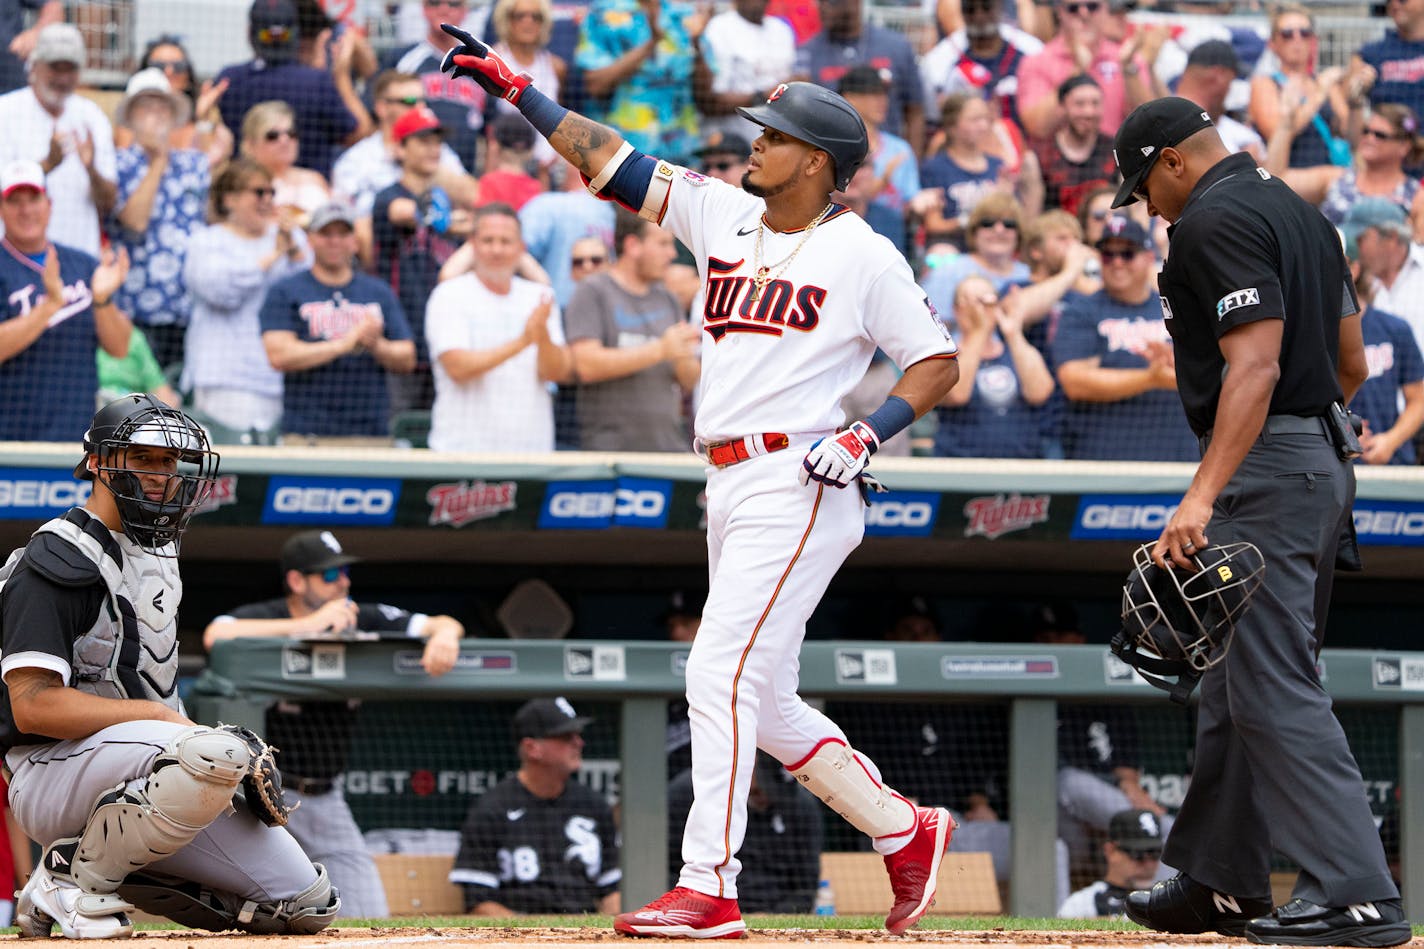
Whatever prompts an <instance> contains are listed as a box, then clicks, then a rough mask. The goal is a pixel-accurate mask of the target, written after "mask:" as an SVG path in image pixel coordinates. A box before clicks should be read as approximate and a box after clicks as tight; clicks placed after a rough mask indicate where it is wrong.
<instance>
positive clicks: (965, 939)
mask: <svg viewBox="0 0 1424 949" xmlns="http://www.w3.org/2000/svg"><path fill="white" fill-rule="evenodd" d="M8 938H10V939H14V938H18V937H8ZM277 938H278V937H272V936H238V935H232V936H228V935H221V934H210V933H200V932H193V931H190V930H171V931H159V932H139V933H136V934H135V935H134V937H133V938H132V939H127V940H122V941H117V940H116V941H114V944H115V945H118V944H122V945H124V946H127V947H131V949H256V947H259V946H266V947H271V946H272V945H273V944H274V941H275V940H276V939H277ZM280 938H281V943H282V945H283V946H284V947H286V949H358V947H359V949H365V947H377V946H402V947H404V946H419V945H421V944H438V945H439V946H440V947H441V949H445V947H450V949H462V947H466V946H469V947H475V949H503V947H511V949H517V947H530V946H537V947H539V949H563V947H568V949H582V947H586V946H588V945H589V944H591V943H609V942H620V943H626V944H628V945H629V946H636V945H638V944H642V943H653V944H666V943H669V942H673V940H642V939H640V940H633V939H627V938H625V937H623V936H619V935H617V934H616V933H614V932H613V930H612V929H607V928H600V927H566V928H557V929H527V928H516V927H492V926H482V927H478V928H476V927H441V928H430V927H393V928H383V929H378V928H359V927H341V928H333V929H328V930H326V931H325V932H322V933H319V934H317V935H315V936H285V937H280ZM808 942H809V943H832V942H855V943H900V944H905V943H939V944H945V943H948V944H952V945H957V946H967V945H987V946H994V947H996V949H1015V947H1026V949H1027V947H1032V949H1056V947H1062V949H1074V947H1087V949H1139V947H1140V949H1156V947H1166V949H1196V947H1205V946H1221V945H1224V944H1229V943H1238V944H1240V943H1242V942H1243V941H1242V940H1232V939H1228V938H1227V937H1225V936H1212V935H1204V936H1179V937H1173V936H1164V935H1163V934H1161V933H1150V932H1102V931H1091V930H1086V931H1080V930H1071V931H1058V932H1028V931H1024V930H1003V929H991V930H950V929H915V930H912V931H910V932H909V933H906V934H905V935H904V936H891V935H890V934H888V933H885V932H880V931H876V930H864V929H862V930H825V929H752V930H749V931H748V932H747V937H746V939H744V940H742V941H740V942H738V943H736V945H737V946H738V947H739V949H761V947H764V946H765V947H778V949H779V947H781V946H784V945H785V944H787V943H808ZM683 944H684V945H686V942H685V941H683ZM719 944H720V945H727V943H719ZM1408 945H1409V946H1410V947H1412V949H1424V938H1420V937H1415V939H1414V940H1413V941H1412V942H1410V943H1409V944H1408Z"/></svg>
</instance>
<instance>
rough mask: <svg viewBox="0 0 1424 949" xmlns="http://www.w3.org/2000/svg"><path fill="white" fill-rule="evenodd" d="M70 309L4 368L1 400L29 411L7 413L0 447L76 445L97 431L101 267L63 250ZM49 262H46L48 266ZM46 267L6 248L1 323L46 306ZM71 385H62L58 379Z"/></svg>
mask: <svg viewBox="0 0 1424 949" xmlns="http://www.w3.org/2000/svg"><path fill="white" fill-rule="evenodd" d="M55 251H56V252H57V253H58V254H59V276H60V279H61V280H63V281H64V306H62V307H60V309H59V312H57V313H55V314H54V315H53V316H51V317H50V318H49V322H48V323H47V324H46V325H45V329H44V332H43V333H41V334H40V335H39V338H38V339H36V340H35V341H34V342H33V343H31V344H30V345H29V346H27V347H25V348H24V349H22V350H21V351H20V352H18V353H16V354H15V355H14V356H12V357H10V358H9V359H7V360H5V361H4V362H3V363H0V400H3V404H5V405H8V406H24V410H23V411H18V410H13V409H12V410H11V411H8V412H4V413H0V419H3V420H0V441H50V442H68V441H72V440H73V439H74V434H75V433H76V432H82V431H84V430H85V429H86V428H88V427H89V419H90V417H91V416H92V415H93V414H94V392H95V390H97V389H98V388H99V371H98V369H97V367H96V366H95V363H94V350H95V348H96V347H97V346H98V336H97V335H96V333H95V330H94V305H93V304H94V292H93V290H91V289H90V287H89V284H90V282H91V281H92V280H93V279H94V267H95V265H96V263H97V261H95V260H94V258H93V257H90V256H89V255H88V254H86V253H84V252H83V251H80V250H76V249H74V248H73V247H66V246H65V245H63V244H56V245H55ZM43 259H44V257H43V256H42V255H40V260H41V261H42V260H43ZM43 274H44V268H43V266H42V264H41V263H38V262H36V261H35V259H34V258H32V257H30V256H29V255H27V254H22V253H20V251H18V250H16V249H15V247H14V246H13V245H12V244H10V242H9V241H4V242H3V243H0V305H3V307H4V310H3V312H0V322H3V321H4V320H12V319H15V318H16V317H20V316H24V315H25V314H26V313H29V312H30V310H31V309H33V308H34V307H35V306H36V305H37V304H38V303H39V302H40V301H41V300H42V299H44V277H43ZM57 379H62V380H64V384H63V385H56V384H55V380H57Z"/></svg>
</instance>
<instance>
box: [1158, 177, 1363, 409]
mask: <svg viewBox="0 0 1424 949" xmlns="http://www.w3.org/2000/svg"><path fill="white" fill-rule="evenodd" d="M1167 233H1168V234H1169V235H1170V236H1171V248H1170V250H1169V252H1168V255H1167V262H1166V264H1165V265H1164V266H1163V268H1162V273H1161V275H1160V276H1159V277H1158V286H1159V287H1160V289H1161V292H1162V310H1163V316H1164V317H1166V321H1167V331H1168V332H1170V333H1171V334H1172V342H1173V344H1174V347H1175V349H1176V359H1177V391H1178V393H1179V394H1180V395H1181V397H1182V406H1183V407H1184V408H1185V409H1186V411H1187V421H1188V422H1189V423H1190V424H1191V426H1192V430H1193V431H1194V432H1196V433H1197V434H1198V435H1204V434H1206V433H1207V432H1208V431H1209V430H1210V429H1211V428H1212V426H1213V425H1214V424H1215V423H1216V404H1217V400H1218V399H1219V398H1220V397H1221V380H1222V376H1223V375H1224V373H1225V371H1226V359H1225V357H1224V356H1222V354H1221V350H1220V348H1219V347H1218V345H1217V340H1218V339H1220V337H1221V336H1223V335H1225V333H1226V332H1227V331H1228V330H1230V329H1232V328H1233V327H1236V326H1240V325H1242V324H1243V323H1251V322H1254V321H1255V320H1265V319H1284V320H1285V328H1284V330H1283V336H1282V339H1281V355H1280V369H1281V377H1280V381H1279V382H1277V383H1276V388H1275V391H1274V392H1273V393H1272V394H1271V407H1270V412H1269V414H1271V415H1302V416H1315V415H1324V414H1325V412H1326V409H1327V408H1328V407H1329V405H1330V403H1331V402H1334V401H1337V400H1339V399H1340V398H1341V392H1340V382H1339V379H1338V377H1337V376H1336V374H1335V367H1336V364H1337V362H1338V360H1339V355H1340V353H1339V349H1340V319H1341V317H1344V316H1349V315H1351V314H1353V313H1355V312H1356V311H1357V310H1358V309H1359V308H1358V306H1357V305H1356V303H1355V292H1354V288H1353V287H1352V286H1351V285H1350V279H1349V274H1348V273H1347V271H1346V269H1345V255H1344V253H1343V252H1342V251H1341V249H1340V237H1339V235H1338V234H1337V233H1336V231H1335V228H1334V227H1333V226H1332V225H1331V224H1330V222H1329V221H1327V220H1326V219H1325V217H1324V215H1322V214H1321V213H1320V211H1318V210H1317V209H1316V208H1315V207H1314V206H1313V205H1311V204H1309V203H1308V202H1306V201H1305V200H1304V199H1302V198H1301V197H1300V196H1299V195H1297V194H1296V193H1295V192H1294V191H1292V190H1291V189H1290V188H1289V187H1288V186H1287V185H1286V184H1285V182H1283V181H1281V180H1280V179H1278V178H1275V177H1273V176H1272V175H1271V174H1270V173H1269V172H1267V171H1265V170H1264V169H1261V168H1258V167H1256V162H1255V159H1253V158H1252V157H1251V156H1250V155H1247V154H1244V153H1243V154H1237V155H1232V156H1230V157H1229V158H1223V159H1222V160H1221V161H1219V162H1217V164H1216V165H1214V166H1213V167H1212V169H1211V170H1210V171H1208V172H1207V173H1206V174H1205V175H1203V176H1202V177H1201V180H1199V181H1198V182H1197V184H1196V187H1195V188H1193V189H1192V193H1191V196H1190V197H1189V198H1188V199H1187V203H1186V206H1185V207H1184V208H1183V209H1182V214H1181V217H1179V218H1178V219H1177V223H1176V224H1174V225H1172V226H1171V227H1170V228H1168V229H1167Z"/></svg>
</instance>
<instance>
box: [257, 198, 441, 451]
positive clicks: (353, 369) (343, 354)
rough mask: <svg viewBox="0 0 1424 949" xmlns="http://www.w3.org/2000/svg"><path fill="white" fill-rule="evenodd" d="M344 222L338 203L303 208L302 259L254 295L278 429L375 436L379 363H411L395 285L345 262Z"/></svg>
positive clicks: (347, 225) (382, 418) (398, 367)
mask: <svg viewBox="0 0 1424 949" xmlns="http://www.w3.org/2000/svg"><path fill="white" fill-rule="evenodd" d="M354 225H355V212H354V211H353V210H352V209H351V208H349V207H347V206H346V205H344V204H340V203H336V202H333V203H330V204H326V205H323V206H322V207H319V208H317V209H316V210H315V211H314V212H312V218H311V228H310V230H309V231H308V239H309V240H310V241H311V245H312V253H313V255H314V262H313V264H312V267H311V269H310V270H303V271H301V272H300V273H296V274H293V275H292V276H290V277H287V278H286V279H284V280H281V281H278V282H277V283H275V284H273V285H272V288H271V289H270V290H268V291H267V298H266V299H265V300H264V301H263V303H262V310H261V313H260V314H259V318H260V319H261V322H262V345H263V346H264V347H266V350H267V358H268V359H269V360H270V361H271V363H272V366H273V367H274V368H275V369H278V370H280V371H281V372H283V373H284V377H283V382H284V386H283V395H282V430H283V431H284V432H285V433H287V434H288V435H301V436H308V437H312V438H341V439H352V438H377V439H384V438H385V436H386V435H387V432H388V430H389V429H388V426H389V415H390V400H389V397H388V396H387V390H386V373H387V372H396V373H407V372H410V371H411V370H412V369H414V368H415V342H414V341H413V340H412V338H411V330H410V324H409V323H408V322H407V321H406V317H405V311H404V310H403V309H402V308H401V305H400V302H399V301H398V300H397V299H396V295H395V292H394V291H393V290H391V287H390V285H389V284H387V283H386V282H385V281H383V280H381V279H379V278H377V277H373V276H371V275H370V274H366V273H361V272H358V271H356V270H355V269H354V267H353V266H352V261H353V259H354V258H355V255H356V236H355V231H354Z"/></svg>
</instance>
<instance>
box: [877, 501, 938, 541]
mask: <svg viewBox="0 0 1424 949" xmlns="http://www.w3.org/2000/svg"><path fill="white" fill-rule="evenodd" d="M938 517H939V494H937V493H935V492H932V491H891V492H889V493H888V494H872V495H871V496H870V504H869V505H868V506H867V507H866V509H865V535H866V536H867V537H928V536H930V532H931V531H933V530H934V526H935V521H936V519H938Z"/></svg>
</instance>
